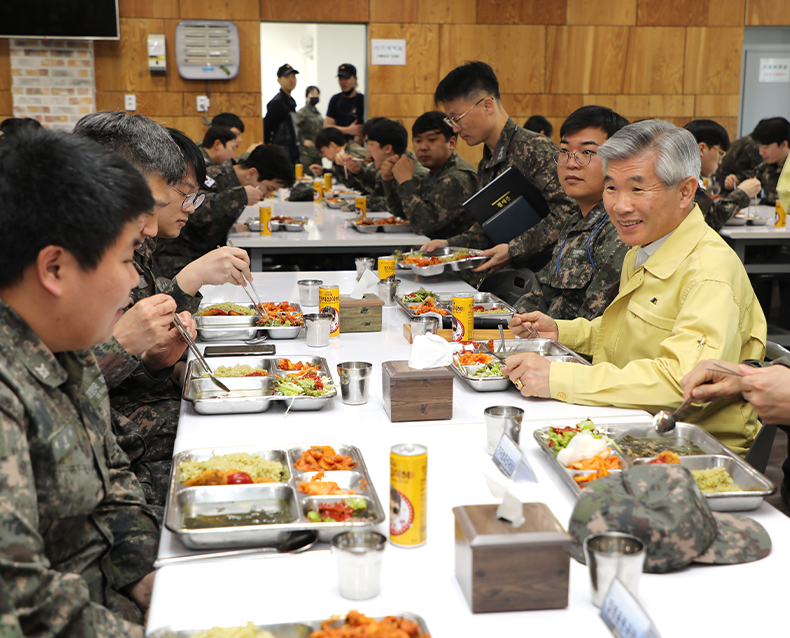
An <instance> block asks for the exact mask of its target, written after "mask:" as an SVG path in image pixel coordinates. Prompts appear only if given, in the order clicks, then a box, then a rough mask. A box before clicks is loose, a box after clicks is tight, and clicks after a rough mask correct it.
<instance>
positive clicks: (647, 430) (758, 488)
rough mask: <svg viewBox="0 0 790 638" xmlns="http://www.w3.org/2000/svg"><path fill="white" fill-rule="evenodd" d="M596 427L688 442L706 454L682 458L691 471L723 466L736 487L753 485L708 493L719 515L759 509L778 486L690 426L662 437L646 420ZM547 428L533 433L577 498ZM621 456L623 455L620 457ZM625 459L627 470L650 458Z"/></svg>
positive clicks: (600, 422)
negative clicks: (547, 436)
mask: <svg viewBox="0 0 790 638" xmlns="http://www.w3.org/2000/svg"><path fill="white" fill-rule="evenodd" d="M595 425H596V426H597V427H606V428H607V429H608V430H609V436H610V437H611V438H613V439H615V440H617V439H619V438H620V437H623V436H625V435H627V434H628V435H631V436H632V437H634V438H637V439H642V438H656V439H660V438H669V439H685V440H687V441H689V442H691V443H694V444H695V445H697V446H698V447H699V448H700V449H701V450H703V451H704V452H705V454H704V455H697V456H681V457H680V462H681V465H683V466H685V467H688V468H689V469H694V470H697V469H704V468H709V467H715V466H716V465H718V464H722V465H724V467H725V468H726V469H727V471H728V472H729V473H730V476H732V479H733V481H734V482H735V483H736V484H737V485H741V486H744V487H745V486H747V485H748V486H751V487H754V489H753V490H751V489H750V490H749V491H743V492H721V493H717V494H705V497H706V498H707V500H708V506H709V507H710V509H712V510H714V511H718V512H736V511H746V510H752V509H755V508H757V507H759V506H760V504H761V503H762V501H763V499H764V498H765V497H767V496H770V495H771V494H773V493H774V492H775V491H776V486H775V485H774V484H773V483H771V482H770V481H769V480H768V479H767V478H765V476H763V475H762V474H760V473H759V472H758V471H757V470H755V469H754V468H753V467H752V466H750V465H749V464H748V463H746V461H744V460H743V459H742V458H741V457H739V456H738V455H737V454H734V453H733V452H732V451H730V449H729V448H728V447H727V446H725V445H724V444H723V443H720V442H719V441H717V440H716V439H715V438H714V437H712V436H711V435H710V434H708V433H707V432H706V431H705V430H703V429H702V428H700V427H698V426H696V425H693V424H691V423H677V424H676V425H675V429H674V430H672V432H671V433H670V436H667V437H662V436H661V435H660V434H659V433H658V432H656V430H655V428H654V427H653V423H652V419H646V420H645V421H643V422H634V423H617V424H607V423H606V422H605V420H600V419H596V420H595ZM547 430H548V428H538V429H536V430H535V431H534V432H533V436H534V437H535V440H536V441H537V442H538V446H539V447H540V448H541V450H542V451H543V453H544V454H545V455H546V457H547V458H548V459H549V462H550V464H551V465H552V467H553V468H554V470H555V471H556V472H557V473H558V474H559V475H560V476H561V477H562V478H563V479H564V480H565V483H566V485H568V486H569V487H570V488H571V490H572V491H573V493H574V494H576V495H577V496H578V495H579V493H580V492H581V489H580V488H579V486H578V484H577V483H576V482H575V481H574V480H573V478H572V474H571V473H570V472H569V471H568V470H567V468H565V467H563V466H562V465H561V464H560V463H559V462H558V461H557V457H556V456H555V455H554V454H553V452H552V451H551V450H550V449H549V446H548V445H547V444H546V441H545V440H544V439H543V436H542V434H544V433H545V432H546V431H547ZM618 456H620V455H618ZM620 458H621V459H624V460H625V464H626V465H625V467H626V468H628V467H630V465H631V464H634V465H637V464H640V463H647V462H649V461H650V459H634V458H630V457H620Z"/></svg>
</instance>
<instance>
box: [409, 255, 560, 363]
mask: <svg viewBox="0 0 790 638" xmlns="http://www.w3.org/2000/svg"><path fill="white" fill-rule="evenodd" d="M431 268H438V266H428V267H426V268H414V267H412V270H414V272H416V273H418V274H421V275H423V276H425V277H427V276H431V275H430V274H429V273H426V272H423V271H428V270H429V269H431ZM440 273H441V271H438V272H435V273H433V274H440ZM395 301H396V303H397V304H398V305H399V306H400V307H401V308H402V309H403V311H404V312H405V313H406V314H407V315H409V317H416V316H417V315H415V314H414V310H413V309H411V308H409V306H410V305H414V304H413V303H411V302H408V301H404V300H403V296H402V295H401V296H398V297H395ZM473 303H474V305H475V306H483V307H489V308H494V307H496V308H501V309H502V314H496V315H477V314H476V315H475V328H496V327H497V326H499V325H502V326H503V327H507V325H508V322H509V321H510V318H511V317H512V316H513V314H514V313H515V312H516V309H515V308H513V307H512V306H510V305H508V304H506V303H505V302H504V301H502V300H501V299H500V298H499V297H497V296H496V295H494V294H491V293H490V292H478V293H476V294H475V295H474V296H473ZM452 304H453V295H451V294H447V293H438V294H437V295H436V300H435V305H436V307H437V308H441V309H442V310H447V312H448V314H447V315H441V316H440V315H432V316H435V317H440V319H441V327H442V328H452V325H453V318H452V314H450V312H451V309H452ZM515 341H521V340H520V339H519V340H516V339H510V340H509V342H510V343H513V342H515ZM569 352H571V351H570V350H568V349H567V348H565V347H564V346H563V350H562V353H561V354H567V353H569Z"/></svg>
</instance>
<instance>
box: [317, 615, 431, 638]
mask: <svg viewBox="0 0 790 638" xmlns="http://www.w3.org/2000/svg"><path fill="white" fill-rule="evenodd" d="M338 622H339V620H336V619H329V620H324V621H322V622H321V629H318V630H316V631H314V632H312V633H311V634H310V636H309V638H362V637H366V638H430V635H429V634H421V633H420V626H419V625H418V624H417V623H416V622H414V621H413V620H408V619H407V618H399V617H398V616H386V617H384V618H382V619H381V620H376V619H374V618H368V617H367V616H365V615H364V614H360V613H359V612H358V611H350V612H348V615H347V616H346V617H345V619H344V620H343V624H342V625H338Z"/></svg>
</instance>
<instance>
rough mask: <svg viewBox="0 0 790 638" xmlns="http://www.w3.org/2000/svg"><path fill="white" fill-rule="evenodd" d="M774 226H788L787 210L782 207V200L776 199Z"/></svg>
mask: <svg viewBox="0 0 790 638" xmlns="http://www.w3.org/2000/svg"><path fill="white" fill-rule="evenodd" d="M774 226H776V227H777V228H784V227H785V226H787V212H786V211H785V209H784V208H782V202H780V201H779V200H778V199H777V200H776V222H775V223H774Z"/></svg>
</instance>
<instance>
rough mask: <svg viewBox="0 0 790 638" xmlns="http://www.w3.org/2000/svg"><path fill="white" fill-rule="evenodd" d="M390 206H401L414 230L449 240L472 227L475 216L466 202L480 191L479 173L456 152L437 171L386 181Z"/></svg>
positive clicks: (391, 208)
mask: <svg viewBox="0 0 790 638" xmlns="http://www.w3.org/2000/svg"><path fill="white" fill-rule="evenodd" d="M382 182H383V184H384V193H385V194H386V196H387V202H388V204H389V209H390V210H393V208H395V209H397V208H400V211H401V216H402V217H404V218H406V219H408V220H409V223H410V224H411V229H412V231H414V232H415V233H418V234H420V235H426V236H428V237H430V238H431V239H445V238H447V237H451V236H453V235H457V234H458V233H462V232H463V231H464V230H466V229H467V228H469V226H471V225H472V224H473V223H474V221H475V218H474V217H472V215H471V214H470V213H469V212H468V211H467V210H466V209H464V208H463V203H464V202H465V201H466V200H467V199H469V198H470V197H471V196H472V195H474V194H475V192H477V172H476V171H475V169H474V167H473V166H472V165H471V164H470V163H469V162H467V161H466V160H465V159H464V158H462V157H459V156H458V155H456V154H455V152H453V153H452V154H451V155H450V159H449V160H447V163H446V164H445V165H444V166H442V168H440V169H439V170H438V171H437V172H436V173H433V174H432V173H430V172H427V171H426V172H425V174H423V176H422V177H421V178H418V177H417V174H416V172H415V175H414V177H413V178H412V179H410V180H407V181H405V182H403V183H402V184H398V182H397V180H396V179H394V178H393V179H391V180H390V181H383V180H382Z"/></svg>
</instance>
